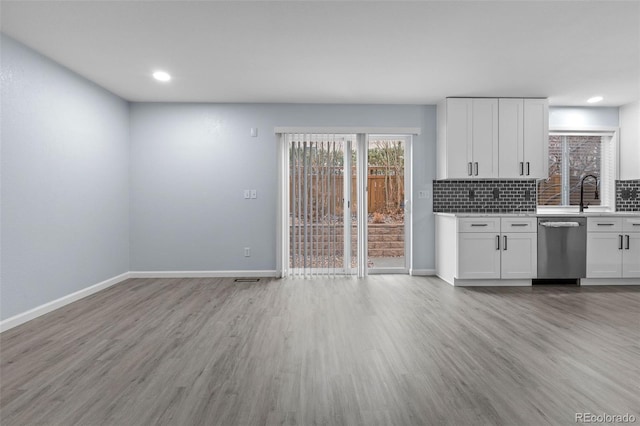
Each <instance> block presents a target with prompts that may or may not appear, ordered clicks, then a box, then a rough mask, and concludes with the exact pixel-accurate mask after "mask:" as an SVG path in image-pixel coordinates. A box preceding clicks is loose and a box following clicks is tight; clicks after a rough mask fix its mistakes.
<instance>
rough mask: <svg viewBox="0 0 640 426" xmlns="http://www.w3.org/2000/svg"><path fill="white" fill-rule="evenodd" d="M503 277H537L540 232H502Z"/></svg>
mask: <svg viewBox="0 0 640 426" xmlns="http://www.w3.org/2000/svg"><path fill="white" fill-rule="evenodd" d="M501 269H502V278H503V279H509V278H511V279H517V278H535V277H536V276H537V275H538V234H536V233H507V234H502V268H501Z"/></svg>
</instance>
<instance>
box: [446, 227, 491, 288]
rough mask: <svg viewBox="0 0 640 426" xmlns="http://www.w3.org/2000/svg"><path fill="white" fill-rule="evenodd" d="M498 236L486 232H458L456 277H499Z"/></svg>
mask: <svg viewBox="0 0 640 426" xmlns="http://www.w3.org/2000/svg"><path fill="white" fill-rule="evenodd" d="M499 238H500V236H499V235H497V234H491V233H487V232H460V233H458V271H457V272H458V273H457V276H456V278H500V250H499V245H500V243H499V242H498V240H499Z"/></svg>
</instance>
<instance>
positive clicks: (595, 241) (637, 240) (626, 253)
mask: <svg viewBox="0 0 640 426" xmlns="http://www.w3.org/2000/svg"><path fill="white" fill-rule="evenodd" d="M639 221H640V219H637V218H624V219H623V218H607V217H598V218H589V219H588V228H587V229H588V233H587V278H640V230H636V228H637V225H636V224H637V223H639Z"/></svg>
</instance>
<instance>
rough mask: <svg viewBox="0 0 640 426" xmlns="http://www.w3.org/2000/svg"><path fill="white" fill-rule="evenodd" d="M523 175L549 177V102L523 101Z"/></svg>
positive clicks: (540, 177) (542, 100)
mask: <svg viewBox="0 0 640 426" xmlns="http://www.w3.org/2000/svg"><path fill="white" fill-rule="evenodd" d="M523 146H524V156H523V157H524V158H523V159H524V165H525V167H524V169H525V170H524V174H525V177H530V178H539V179H546V178H547V177H549V158H548V157H549V102H548V101H547V100H546V99H525V100H524V145H523Z"/></svg>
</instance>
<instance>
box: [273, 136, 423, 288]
mask: <svg viewBox="0 0 640 426" xmlns="http://www.w3.org/2000/svg"><path fill="white" fill-rule="evenodd" d="M409 142H410V136H388V135H382V136H369V135H366V134H314V133H289V134H283V135H282V148H281V154H282V155H281V156H280V161H281V168H280V170H281V172H280V173H281V182H280V183H281V191H280V192H281V195H280V198H281V200H280V201H281V205H282V207H281V208H282V210H283V214H282V215H281V219H280V222H279V226H280V229H279V232H280V233H281V235H282V237H281V247H280V250H279V256H280V260H279V263H280V264H281V268H282V274H283V276H305V277H310V276H316V275H322V276H336V275H353V274H356V273H357V275H358V276H364V275H366V274H367V273H368V271H371V272H372V273H385V272H386V273H404V272H406V271H407V266H408V261H407V259H408V258H407V249H406V247H408V245H409V237H410V230H409V223H410V222H409V221H408V220H407V212H408V204H409V202H408V200H410V197H409V196H408V194H410V191H411V189H410V187H409V185H407V183H406V182H407V174H408V173H406V170H405V169H406V167H405V162H407V161H408V158H409V156H410V150H409V145H410V144H409ZM409 182H410V181H409ZM367 235H368V237H367Z"/></svg>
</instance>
